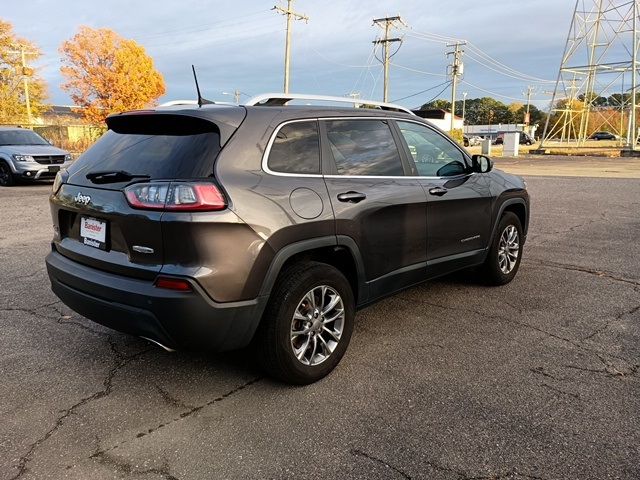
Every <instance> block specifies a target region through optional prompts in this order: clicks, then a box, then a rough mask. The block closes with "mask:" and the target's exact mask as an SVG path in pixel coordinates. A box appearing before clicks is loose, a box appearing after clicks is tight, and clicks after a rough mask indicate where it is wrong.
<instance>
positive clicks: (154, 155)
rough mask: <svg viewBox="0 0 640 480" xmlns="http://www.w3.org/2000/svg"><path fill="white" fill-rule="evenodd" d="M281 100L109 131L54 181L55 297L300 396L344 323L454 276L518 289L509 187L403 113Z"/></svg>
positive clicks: (520, 202)
mask: <svg viewBox="0 0 640 480" xmlns="http://www.w3.org/2000/svg"><path fill="white" fill-rule="evenodd" d="M288 101H289V99H288V97H285V96H283V97H281V98H278V97H277V96H275V98H261V99H260V102H258V101H255V102H250V103H252V104H251V105H245V106H227V105H224V106H222V105H206V106H203V107H201V108H198V107H197V106H185V105H182V106H180V105H177V106H174V107H171V108H158V109H155V110H147V111H136V112H127V113H123V114H118V115H113V116H110V117H109V118H108V119H107V125H108V127H109V130H108V131H107V133H106V134H105V135H104V136H103V137H102V138H101V139H100V140H99V141H98V142H97V143H96V144H95V145H94V146H93V147H92V148H90V149H89V150H88V151H87V152H86V153H85V154H84V155H82V156H81V157H80V158H79V159H78V160H77V161H76V162H75V163H74V164H73V165H72V166H71V167H70V168H69V169H68V170H66V171H63V172H61V173H60V174H59V175H58V177H57V178H56V181H55V183H54V191H53V194H52V195H51V210H52V216H53V223H54V231H55V235H54V239H53V242H52V251H51V253H50V254H49V255H48V257H47V260H46V262H47V268H48V272H49V277H50V279H51V284H52V288H53V291H54V292H55V293H56V295H57V296H58V297H60V299H61V300H62V301H63V302H64V303H65V304H66V305H68V306H69V307H70V308H72V309H73V310H75V311H77V312H78V313H80V314H82V315H84V316H85V317H87V318H89V319H91V320H93V321H96V322H98V323H101V324H103V325H106V326H108V327H111V328H114V329H116V330H119V331H122V332H127V333H130V334H134V335H138V336H141V337H144V338H146V339H148V340H151V341H152V342H155V343H157V344H159V345H161V346H163V347H164V348H167V349H179V348H180V349H206V350H217V351H222V350H229V349H237V348H241V347H245V346H247V345H249V344H253V345H252V346H253V347H254V348H255V350H256V351H257V353H258V356H259V359H260V361H261V365H262V366H263V367H264V368H265V369H266V370H267V371H268V372H269V373H270V374H271V375H273V376H275V377H277V378H279V379H282V380H284V381H286V382H290V383H296V384H305V383H310V382H313V381H316V380H318V379H320V378H322V377H324V376H325V375H327V374H328V373H329V372H330V371H331V370H332V369H333V368H334V367H335V366H336V364H337V363H338V362H339V361H340V359H341V358H342V356H343V355H344V353H345V350H346V349H347V346H348V344H349V340H350V337H351V333H352V331H353V325H354V315H355V312H356V310H357V309H359V308H362V307H364V306H366V305H369V304H371V303H372V302H375V301H376V300H379V299H381V298H383V297H385V296H388V295H391V294H393V293H394V292H398V291H400V290H402V289H405V288H407V287H410V286H412V285H416V284H419V283H421V282H423V281H425V280H428V279H431V278H435V277H438V276H441V275H444V274H447V273H450V272H453V271H456V270H460V269H464V268H468V267H474V266H479V267H480V268H481V269H482V271H483V275H484V278H485V279H486V280H487V282H488V283H491V284H495V285H502V284H505V283H507V282H509V281H511V280H512V279H513V278H514V276H515V275H516V272H517V271H518V266H519V264H520V260H521V258H522V252H523V245H524V242H525V238H526V234H527V226H528V222H529V197H528V194H527V191H526V188H525V184H524V182H523V180H522V179H521V178H519V177H516V176H513V175H508V174H505V173H503V172H500V171H496V170H493V169H492V162H491V161H490V160H489V159H488V158H486V157H482V156H474V157H469V155H468V154H467V153H466V152H465V151H464V150H463V149H461V148H460V147H459V146H458V145H457V144H455V143H454V142H452V141H451V140H450V139H449V138H448V137H447V136H446V135H445V134H443V133H442V132H440V131H439V130H437V129H436V128H434V127H433V126H431V125H430V124H429V123H427V122H425V121H423V120H422V119H420V118H418V117H416V116H413V115H411V114H408V113H404V111H402V110H403V109H402V108H400V107H398V108H395V107H393V106H391V105H387V104H376V103H375V102H370V103H371V104H373V105H368V106H373V107H375V108H358V109H356V108H337V107H323V106H318V107H310V106H294V105H285V104H286V103H288ZM351 101H352V102H353V100H351ZM358 101H359V102H363V101H361V100H358ZM389 321H390V322H392V321H393V319H389Z"/></svg>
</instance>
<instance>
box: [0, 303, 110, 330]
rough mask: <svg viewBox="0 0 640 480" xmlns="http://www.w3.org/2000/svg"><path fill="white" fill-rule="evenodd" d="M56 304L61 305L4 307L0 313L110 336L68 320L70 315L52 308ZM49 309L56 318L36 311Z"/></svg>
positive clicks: (0, 309)
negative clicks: (53, 321) (18, 313)
mask: <svg viewBox="0 0 640 480" xmlns="http://www.w3.org/2000/svg"><path fill="white" fill-rule="evenodd" d="M58 304H62V302H61V301H60V300H57V301H55V302H51V303H47V304H45V305H40V306H37V307H33V308H20V307H6V308H0V312H22V313H26V314H28V315H33V316H34V317H37V318H42V319H45V320H55V321H56V323H58V324H60V325H73V326H76V327H78V328H81V329H83V330H86V331H87V332H90V333H93V334H94V335H98V336H102V337H108V336H109V335H110V334H109V333H108V332H101V331H99V330H94V329H93V328H91V327H90V326H88V325H85V324H83V323H80V322H76V321H73V320H70V319H71V318H72V317H71V316H70V315H66V314H65V313H63V312H61V311H60V310H58V309H57V308H55V307H54V306H55V305H58ZM49 307H54V308H53V310H55V311H56V313H57V314H58V318H55V316H50V315H47V314H46V313H42V312H39V311H38V310H42V309H44V308H49Z"/></svg>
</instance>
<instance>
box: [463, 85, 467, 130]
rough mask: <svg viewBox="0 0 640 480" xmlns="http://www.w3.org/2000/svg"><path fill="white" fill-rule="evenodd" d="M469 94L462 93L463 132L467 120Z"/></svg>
mask: <svg viewBox="0 0 640 480" xmlns="http://www.w3.org/2000/svg"><path fill="white" fill-rule="evenodd" d="M467 95H468V93H467V92H462V131H463V132H464V124H465V121H466V119H467V116H466V115H467Z"/></svg>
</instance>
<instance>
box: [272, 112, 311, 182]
mask: <svg viewBox="0 0 640 480" xmlns="http://www.w3.org/2000/svg"><path fill="white" fill-rule="evenodd" d="M268 165H269V168H270V169H271V170H273V171H274V172H284V173H320V142H319V138H318V122H316V121H313V122H295V123H290V124H288V125H285V126H284V127H282V128H281V129H280V130H279V131H278V134H277V135H276V139H275V141H274V142H273V145H272V146H271V151H270V152H269V160H268Z"/></svg>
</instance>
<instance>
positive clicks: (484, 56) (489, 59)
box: [468, 43, 554, 83]
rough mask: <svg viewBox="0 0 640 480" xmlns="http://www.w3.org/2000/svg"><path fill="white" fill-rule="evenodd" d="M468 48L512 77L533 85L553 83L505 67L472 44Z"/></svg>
mask: <svg viewBox="0 0 640 480" xmlns="http://www.w3.org/2000/svg"><path fill="white" fill-rule="evenodd" d="M468 46H469V48H471V49H472V50H474V53H476V54H477V55H479V56H480V57H483V58H484V59H486V61H488V62H490V63H493V64H494V65H495V66H497V67H498V68H501V69H503V70H505V71H506V72H508V73H511V74H513V75H517V76H520V77H524V78H525V79H526V80H530V81H533V82H534V83H554V81H553V80H548V79H545V78H540V77H535V76H533V75H529V74H528V73H523V72H520V71H518V70H516V69H515V68H511V67H509V66H508V65H505V64H504V63H502V62H499V61H498V60H496V59H495V58H493V57H492V56H491V55H489V54H488V53H486V52H484V51H483V50H482V49H480V48H479V47H478V46H476V45H474V44H473V43H469V45H468Z"/></svg>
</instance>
